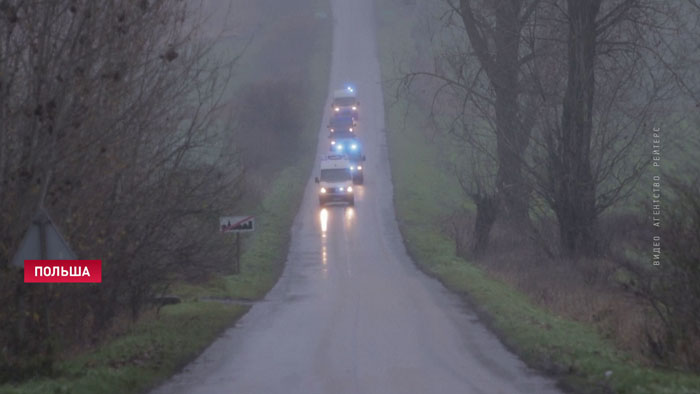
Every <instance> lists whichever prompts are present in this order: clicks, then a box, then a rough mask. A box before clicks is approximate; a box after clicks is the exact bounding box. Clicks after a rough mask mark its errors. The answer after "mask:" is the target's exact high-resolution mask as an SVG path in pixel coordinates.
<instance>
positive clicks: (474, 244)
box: [470, 195, 499, 257]
mask: <svg viewBox="0 0 700 394" xmlns="http://www.w3.org/2000/svg"><path fill="white" fill-rule="evenodd" d="M472 200H473V201H474V204H476V221H475V222H474V233H473V234H472V240H471V248H470V249H471V250H470V251H471V254H472V255H473V256H475V257H479V256H482V255H483V254H484V253H485V252H486V250H487V249H488V246H489V235H490V234H491V228H492V227H493V223H494V222H495V221H496V217H497V216H498V206H499V204H498V199H497V198H496V197H495V196H491V195H475V196H472Z"/></svg>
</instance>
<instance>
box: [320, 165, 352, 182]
mask: <svg viewBox="0 0 700 394" xmlns="http://www.w3.org/2000/svg"><path fill="white" fill-rule="evenodd" d="M350 179H352V175H351V174H350V169H348V168H331V169H327V170H321V180H322V181H324V182H343V181H349V180H350Z"/></svg>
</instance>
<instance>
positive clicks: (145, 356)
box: [0, 301, 248, 394]
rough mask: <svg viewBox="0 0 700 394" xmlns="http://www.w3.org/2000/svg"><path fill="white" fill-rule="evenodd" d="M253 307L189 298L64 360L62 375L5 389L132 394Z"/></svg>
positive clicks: (179, 364)
mask: <svg viewBox="0 0 700 394" xmlns="http://www.w3.org/2000/svg"><path fill="white" fill-rule="evenodd" d="M247 308H248V307H244V306H239V305H232V304H224V303H215V302H196V301H191V302H184V303H181V304H178V305H172V306H168V307H165V308H163V309H162V310H161V312H160V314H159V316H157V317H155V316H148V317H147V318H144V319H142V320H141V321H140V322H139V323H137V324H136V325H135V326H134V327H132V328H131V329H130V330H129V332H128V334H127V335H123V336H120V337H117V338H116V339H114V340H111V341H109V342H108V343H106V344H105V345H103V346H101V347H99V348H98V349H96V350H94V351H91V352H89V353H86V354H82V355H79V356H77V357H75V358H73V359H70V360H66V361H64V362H61V363H60V364H59V365H58V367H57V368H56V378H54V379H48V378H42V379H34V380H30V381H28V382H25V383H22V384H21V385H18V386H15V387H13V386H11V385H4V386H0V392H2V393H8V394H9V393H17V394H20V393H21V394H29V393H37V394H39V393H41V394H45V393H75V394H78V393H85V394H92V393H128V392H139V391H143V390H144V389H146V388H149V387H151V386H153V384H154V383H155V382H158V381H160V380H162V379H164V378H166V377H168V376H169V375H170V374H172V372H173V371H176V370H178V369H179V368H181V367H182V366H184V365H185V364H186V363H187V362H188V361H190V360H191V359H192V357H193V355H195V354H196V353H198V352H199V351H201V349H204V347H206V346H207V345H208V344H209V343H210V342H211V341H212V340H213V339H214V338H216V337H217V336H218V335H219V334H220V333H221V332H222V331H223V330H224V329H225V328H227V327H229V326H230V325H231V324H233V322H234V321H235V320H236V319H237V318H238V317H240V316H241V315H243V314H244V313H245V312H246V311H247Z"/></svg>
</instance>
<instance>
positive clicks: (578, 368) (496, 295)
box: [376, 0, 700, 394]
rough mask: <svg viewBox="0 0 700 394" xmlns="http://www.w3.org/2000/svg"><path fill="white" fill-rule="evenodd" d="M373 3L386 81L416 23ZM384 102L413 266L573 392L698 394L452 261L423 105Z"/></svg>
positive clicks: (399, 5) (442, 176)
mask: <svg viewBox="0 0 700 394" xmlns="http://www.w3.org/2000/svg"><path fill="white" fill-rule="evenodd" d="M376 4H377V6H376V8H377V14H376V15H377V18H378V26H379V28H378V33H377V34H378V40H379V43H378V44H379V53H380V54H381V55H380V62H381V66H382V75H383V79H384V80H385V81H390V80H393V79H394V78H395V77H396V70H395V66H394V65H395V59H396V58H397V57H398V58H401V59H405V56H409V57H410V56H412V53H414V52H415V48H411V45H410V42H408V40H407V39H406V37H414V34H412V32H413V31H414V30H413V27H414V26H413V24H414V23H416V22H415V20H416V19H415V18H414V17H413V15H411V14H410V13H407V9H409V8H410V7H409V6H407V5H406V4H407V3H406V2H399V1H396V0H380V1H378V2H377V3H376ZM396 48H402V51H409V52H408V53H406V52H397V51H396ZM384 97H385V98H386V103H385V108H386V125H387V139H388V146H389V159H390V164H391V171H392V180H393V184H394V205H395V209H396V214H397V219H398V222H399V227H400V230H401V233H402V236H403V239H404V243H405V244H406V248H407V250H408V252H409V254H410V255H411V256H412V257H413V259H414V261H415V262H416V264H417V265H418V266H419V268H421V269H422V270H423V271H424V272H426V273H427V274H429V275H431V276H434V277H436V278H437V279H439V280H440V281H441V282H442V283H443V284H444V285H445V286H446V287H447V288H449V289H450V290H452V291H455V292H458V293H460V294H462V295H464V296H465V297H466V298H467V300H468V301H469V302H470V304H472V305H473V306H474V308H475V309H476V310H477V311H479V312H480V315H481V316H482V319H483V320H484V321H485V322H486V323H487V324H488V325H489V326H490V327H491V328H492V329H493V330H494V332H496V333H497V335H499V336H500V338H501V340H502V341H503V342H504V343H505V344H506V345H507V346H508V347H509V348H511V349H512V350H514V351H515V352H516V353H518V354H519V355H520V356H521V357H522V358H523V359H524V360H525V361H526V362H527V363H528V364H529V365H532V366H534V367H537V368H540V369H543V370H545V371H548V372H550V373H553V374H554V375H556V376H557V377H558V378H560V379H561V382H562V385H563V386H565V387H567V388H569V389H571V390H573V391H576V392H581V393H610V392H614V393H625V394H627V393H628V394H646V393H649V394H651V393H659V394H661V393H679V394H681V393H700V377H698V376H697V375H693V374H688V373H682V372H676V371H669V370H661V369H653V368H648V367H645V366H642V365H640V364H638V363H637V362H636V361H635V360H634V359H633V358H632V357H631V356H630V355H628V354H625V353H624V352H622V351H619V350H616V348H615V346H614V344H612V343H610V342H609V341H607V340H606V339H605V338H603V337H602V336H601V335H600V334H599V333H598V332H597V330H596V329H595V328H594V327H592V326H589V325H586V324H582V323H579V322H575V321H572V320H568V319H564V318H562V317H559V316H557V315H555V314H553V313H550V312H548V311H546V310H544V309H542V308H540V307H538V306H537V305H535V303H534V302H532V301H531V300H530V299H529V298H528V296H527V295H525V294H523V293H521V292H519V291H517V290H515V289H514V288H512V287H510V286H508V285H506V284H504V283H502V282H500V281H498V280H494V279H493V278H490V277H489V276H488V275H487V274H486V273H485V272H484V271H483V270H481V269H480V268H479V267H477V266H476V265H474V264H471V263H470V262H468V261H465V260H463V259H461V258H458V257H457V256H456V254H455V247H454V243H453V242H452V240H451V239H449V238H448V237H447V236H446V235H445V234H444V233H443V231H441V229H440V228H439V226H438V225H437V219H438V218H440V217H443V216H445V215H446V214H449V213H450V212H451V211H452V210H454V209H456V208H457V207H459V206H460V205H461V204H465V202H464V201H463V198H461V197H460V196H461V191H460V188H459V184H458V182H457V180H456V179H454V178H453V177H451V176H450V175H449V174H447V173H446V171H445V170H444V168H443V167H442V166H441V165H440V163H441V161H440V160H439V157H440V154H441V152H439V151H438V149H437V148H436V145H435V144H430V143H426V139H427V137H426V136H425V135H424V133H423V131H422V129H421V127H420V125H421V123H422V121H423V120H422V116H421V115H420V114H419V113H420V112H421V111H422V110H423V109H424V108H420V107H416V105H417V104H415V103H413V102H412V103H411V108H410V111H409V110H408V108H407V105H408V104H407V102H406V101H405V100H404V99H399V100H398V101H395V100H394V99H393V98H394V97H395V94H394V91H393V88H392V87H391V86H390V85H388V84H385V94H384ZM425 112H427V110H426V111H425Z"/></svg>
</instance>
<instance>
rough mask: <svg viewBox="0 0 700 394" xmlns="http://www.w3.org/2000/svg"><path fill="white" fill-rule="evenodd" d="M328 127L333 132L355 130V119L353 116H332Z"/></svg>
mask: <svg viewBox="0 0 700 394" xmlns="http://www.w3.org/2000/svg"><path fill="white" fill-rule="evenodd" d="M328 129H329V130H330V131H331V133H334V132H336V131H346V130H347V131H350V132H354V131H355V121H354V119H353V118H352V116H340V115H337V116H332V117H331V120H330V122H329V123H328Z"/></svg>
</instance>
